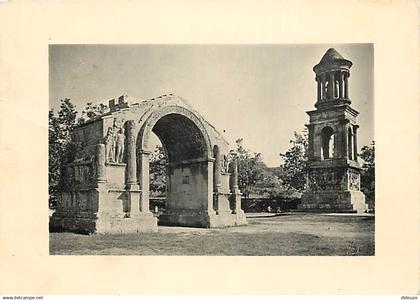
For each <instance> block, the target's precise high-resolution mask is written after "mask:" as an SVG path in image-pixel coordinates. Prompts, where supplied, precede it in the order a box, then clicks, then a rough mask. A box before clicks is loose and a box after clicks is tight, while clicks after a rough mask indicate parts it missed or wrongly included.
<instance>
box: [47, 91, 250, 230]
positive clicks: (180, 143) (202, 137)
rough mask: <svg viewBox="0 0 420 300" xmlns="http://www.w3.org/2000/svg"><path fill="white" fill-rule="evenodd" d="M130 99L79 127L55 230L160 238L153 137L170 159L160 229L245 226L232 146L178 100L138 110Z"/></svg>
mask: <svg viewBox="0 0 420 300" xmlns="http://www.w3.org/2000/svg"><path fill="white" fill-rule="evenodd" d="M127 99H128V97H127V96H121V97H119V98H118V101H115V100H111V101H110V112H109V113H106V114H104V115H102V116H101V117H100V118H98V119H96V120H94V121H91V122H87V123H85V124H83V125H81V126H79V127H77V128H75V130H74V132H73V134H72V146H73V147H72V149H73V150H72V155H71V156H70V157H69V161H68V163H67V164H66V165H65V166H64V168H63V175H64V176H63V185H62V187H63V193H62V197H61V199H60V200H59V205H58V208H57V211H56V212H55V213H54V214H53V216H52V218H51V222H50V227H51V230H67V231H75V232H84V233H128V232H150V231H156V230H157V219H156V218H155V217H153V214H152V213H151V212H149V155H150V153H151V151H152V150H153V149H151V148H150V147H151V145H150V144H149V139H150V135H151V133H152V132H154V133H155V134H156V135H157V136H158V137H159V138H160V140H161V142H162V144H163V146H164V149H165V152H166V153H167V159H168V187H167V210H166V211H165V213H164V215H162V216H161V217H160V220H159V222H160V223H161V224H166V225H181V226H198V227H220V226H222V227H223V226H235V225H243V224H246V218H245V215H244V214H243V211H242V210H241V208H240V191H239V190H238V189H237V186H236V187H234V188H233V189H232V188H231V187H230V186H229V181H232V180H233V182H235V181H236V182H237V178H236V179H232V180H230V176H231V175H230V173H229V172H228V171H229V170H228V165H229V162H228V159H227V158H228V155H227V154H228V144H227V142H226V140H224V138H223V137H222V136H221V135H220V134H219V133H218V132H217V131H216V129H215V128H214V127H213V126H212V125H210V124H209V123H208V122H207V121H206V120H205V119H204V118H203V117H201V116H200V114H199V113H198V112H196V111H195V110H194V109H193V108H192V107H191V106H190V105H189V104H188V102H186V101H185V100H184V99H182V98H180V97H177V96H173V95H163V96H160V97H157V98H154V99H150V100H146V101H141V102H138V103H134V101H132V100H133V99H130V103H129V102H127ZM214 149H217V153H215V152H214ZM215 154H217V156H218V157H216V155H215ZM216 160H217V163H216V162H215V161H216ZM215 172H216V173H215ZM236 176H237V173H236ZM215 178H217V181H218V182H217V184H215V182H214V180H215ZM238 197H239V198H238ZM238 199H239V200H238Z"/></svg>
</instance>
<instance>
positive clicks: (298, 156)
mask: <svg viewBox="0 0 420 300" xmlns="http://www.w3.org/2000/svg"><path fill="white" fill-rule="evenodd" d="M294 136H295V139H294V140H291V141H290V143H291V144H292V147H291V148H290V149H289V150H287V151H286V153H284V154H283V153H280V156H281V157H282V158H283V160H284V164H283V176H282V180H283V183H284V184H285V185H286V188H287V189H289V190H290V191H298V192H303V190H304V189H305V172H306V167H307V161H308V155H307V153H308V133H307V130H306V129H305V130H303V131H302V132H301V133H297V132H295V133H294Z"/></svg>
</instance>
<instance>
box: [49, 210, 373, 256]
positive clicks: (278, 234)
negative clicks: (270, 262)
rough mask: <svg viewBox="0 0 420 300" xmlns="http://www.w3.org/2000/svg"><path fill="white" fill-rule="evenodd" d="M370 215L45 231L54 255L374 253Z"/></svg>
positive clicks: (279, 216) (276, 218)
mask: <svg viewBox="0 0 420 300" xmlns="http://www.w3.org/2000/svg"><path fill="white" fill-rule="evenodd" d="M374 227H375V219H374V216H369V215H364V216H360V215H359V216H358V215H335V214H329V215H328V214H322V215H321V214H281V215H277V216H270V217H257V218H248V225H247V226H241V227H230V228H220V229H219V228H218V229H203V228H187V227H164V226H160V227H159V232H157V233H143V234H125V235H123V234H120V235H92V236H88V235H80V234H73V233H50V254H53V255H57V254H58V255H60V254H63V255H340V256H342V255H364V256H366V255H374V254H375V232H374Z"/></svg>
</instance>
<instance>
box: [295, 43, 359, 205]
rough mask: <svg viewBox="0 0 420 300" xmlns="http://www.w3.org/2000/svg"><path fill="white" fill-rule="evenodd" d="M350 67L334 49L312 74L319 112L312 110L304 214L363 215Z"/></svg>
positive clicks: (310, 114)
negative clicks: (353, 213)
mask: <svg viewBox="0 0 420 300" xmlns="http://www.w3.org/2000/svg"><path fill="white" fill-rule="evenodd" d="M351 66H352V62H351V61H349V60H347V59H345V58H343V57H342V56H341V55H340V54H339V53H338V52H337V51H336V50H335V49H333V48H331V49H328V51H327V52H326V53H325V54H324V56H323V57H322V59H321V61H320V62H319V64H317V65H316V66H315V67H314V68H313V70H314V72H315V74H316V76H315V80H316V82H317V101H316V103H315V107H316V110H312V111H308V112H307V114H308V115H309V118H310V119H309V124H307V125H306V126H307V127H308V131H309V134H308V139H309V141H308V169H307V174H306V176H307V177H306V178H307V180H306V190H305V193H304V194H303V196H302V204H301V205H300V207H299V208H300V210H303V211H331V212H364V211H366V210H367V205H366V204H365V196H364V194H363V193H362V192H361V191H360V170H361V168H360V165H359V162H358V160H357V130H358V128H359V126H358V125H357V122H356V117H357V115H358V114H359V113H358V112H357V111H356V110H355V109H353V108H352V107H351V106H350V104H351V101H350V97H349V77H350V68H351Z"/></svg>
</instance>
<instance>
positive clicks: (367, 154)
mask: <svg viewBox="0 0 420 300" xmlns="http://www.w3.org/2000/svg"><path fill="white" fill-rule="evenodd" d="M358 156H359V157H360V158H361V159H362V160H363V165H362V173H361V176H360V177H361V178H360V185H361V190H362V192H363V193H365V195H366V197H367V198H368V201H369V202H370V203H371V205H370V206H371V207H372V208H373V207H374V205H375V141H372V143H371V144H370V146H363V147H362V149H361V151H360V153H359V155H358Z"/></svg>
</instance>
